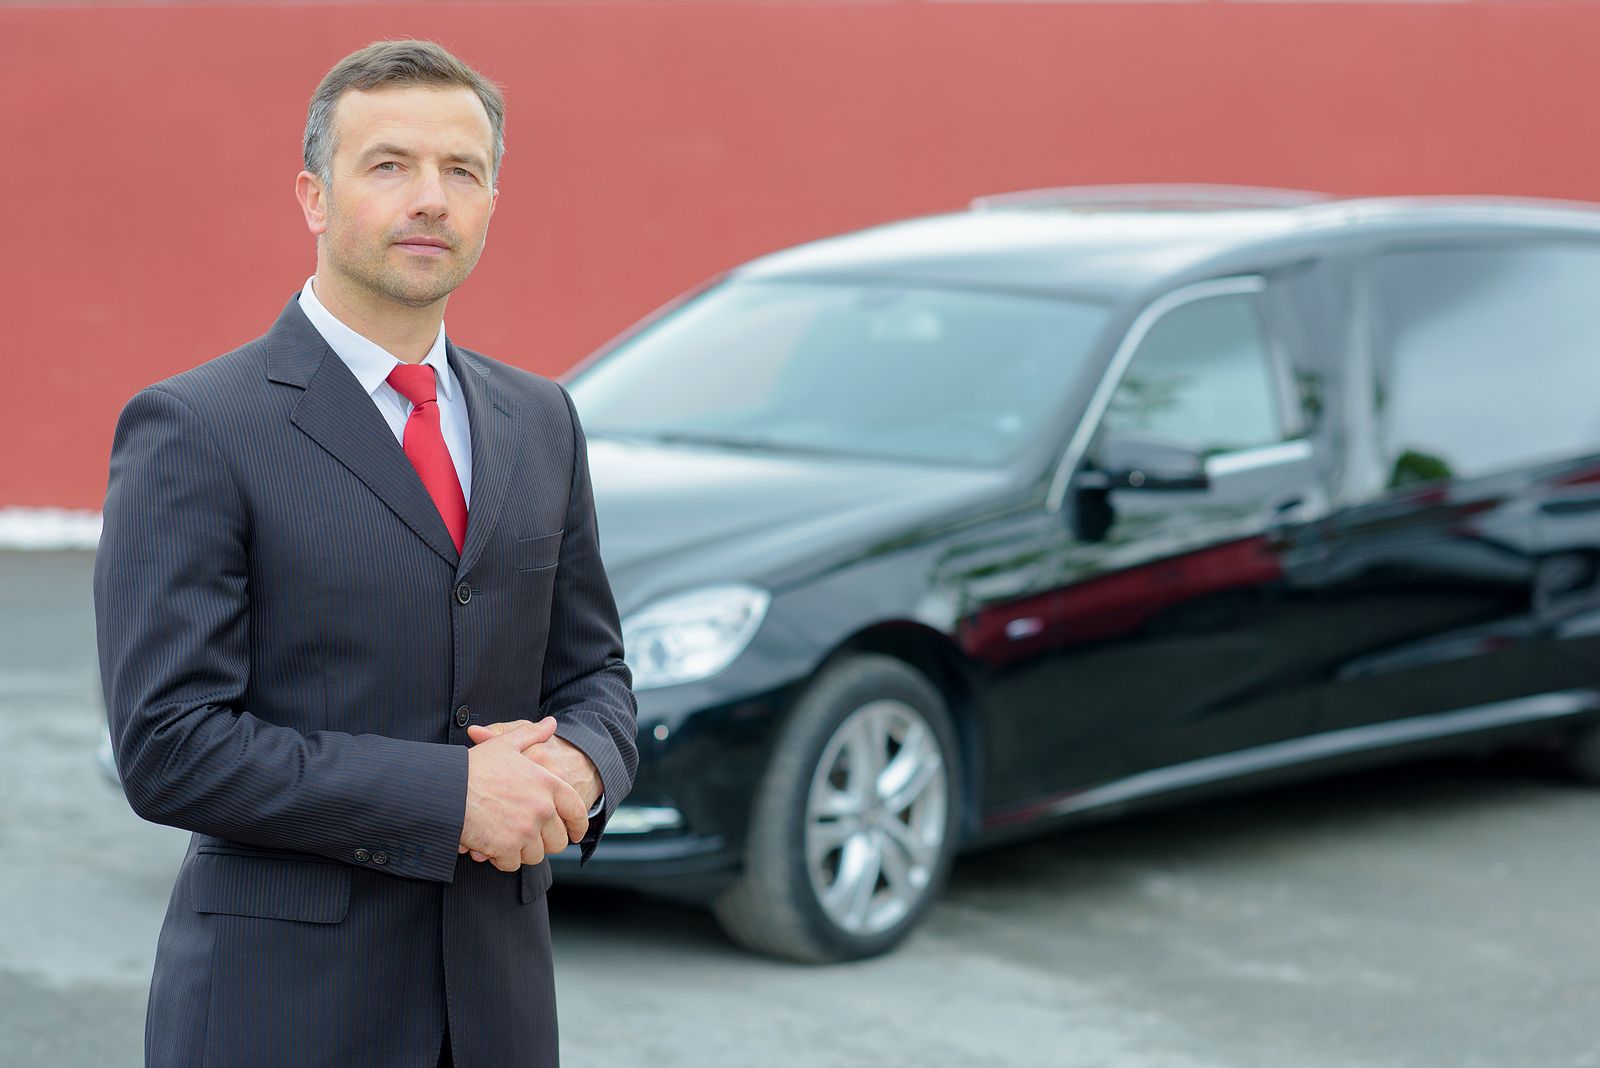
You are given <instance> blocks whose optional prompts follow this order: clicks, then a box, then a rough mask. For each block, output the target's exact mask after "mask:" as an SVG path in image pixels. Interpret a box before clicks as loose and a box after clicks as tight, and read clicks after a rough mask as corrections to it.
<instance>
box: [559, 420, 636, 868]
mask: <svg viewBox="0 0 1600 1068" xmlns="http://www.w3.org/2000/svg"><path fill="white" fill-rule="evenodd" d="M561 395H562V398H563V399H564V400H565V401H566V403H567V412H568V414H569V415H570V416H571V419H572V435H573V459H572V485H571V488H570V490H569V492H568V495H567V518H566V528H565V534H563V536H562V538H561V560H560V566H559V567H558V568H557V569H556V588H555V593H554V596H553V598H552V600H551V605H550V638H549V641H548V642H547V644H546V645H545V654H544V692H543V693H541V694H540V695H539V712H540V715H541V716H554V717H555V718H556V724H557V725H556V734H557V736H558V737H561V738H564V739H566V740H567V741H569V742H571V743H572V744H573V745H575V746H577V747H578V748H579V749H581V750H583V752H584V753H585V754H586V755H587V756H588V757H589V759H590V760H592V761H593V762H594V766H595V769H596V770H597V771H598V772H599V773H600V782H601V789H602V790H603V791H604V793H603V796H602V798H601V801H602V802H603V808H602V810H601V812H600V813H599V814H598V815H597V816H596V817H595V818H594V819H591V820H590V821H589V833H588V834H587V835H585V836H584V839H583V841H582V842H580V843H579V848H580V857H581V861H580V862H581V863H585V864H586V863H588V861H589V857H590V855H591V854H593V853H594V847H595V845H596V843H598V842H599V840H600V835H601V834H602V833H604V831H605V825H606V821H607V820H609V819H610V818H611V814H612V813H613V812H615V811H616V810H617V805H618V804H620V803H621V801H622V799H623V798H624V797H626V796H627V794H628V791H629V790H631V789H632V788H633V778H634V775H635V774H637V772H638V770H639V748H638V744H637V741H636V734H637V730H638V715H639V713H638V706H637V705H636V703H635V701H634V696H633V676H632V673H631V672H630V671H629V670H628V666H627V664H625V663H624V662H623V659H622V626H621V624H620V623H619V622H618V620H617V606H616V601H615V599H614V598H613V597H612V595H611V583H610V582H609V581H608V580H607V578H606V572H605V567H604V565H603V564H602V563H601V561H600V539H599V531H598V529H597V526H596V523H595V514H594V490H593V487H592V486H591V485H590V482H589V452H588V446H587V443H586V442H585V440H584V436H583V427H582V426H581V425H580V424H579V422H578V413H577V411H576V410H575V409H574V408H573V406H572V398H571V397H569V396H567V392H566V390H565V389H562V391H561Z"/></svg>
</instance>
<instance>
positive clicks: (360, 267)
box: [324, 211, 483, 308]
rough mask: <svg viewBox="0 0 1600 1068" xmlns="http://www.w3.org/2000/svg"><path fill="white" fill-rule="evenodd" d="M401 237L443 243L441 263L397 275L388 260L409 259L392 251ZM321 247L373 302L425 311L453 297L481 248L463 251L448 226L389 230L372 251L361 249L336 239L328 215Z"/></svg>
mask: <svg viewBox="0 0 1600 1068" xmlns="http://www.w3.org/2000/svg"><path fill="white" fill-rule="evenodd" d="M405 237H434V238H438V239H440V240H442V241H445V242H447V243H448V244H449V246H450V251H449V252H448V253H446V255H445V256H444V257H441V259H444V260H445V262H443V263H439V264H433V265H426V264H425V263H419V264H417V269H415V270H412V271H406V270H404V269H402V268H401V267H400V266H399V265H397V264H396V263H395V262H394V260H393V259H392V257H393V256H395V255H401V256H405V255H409V254H408V253H404V252H400V253H396V252H395V251H393V250H394V242H396V241H398V240H400V239H402V238H405ZM324 247H325V248H326V250H327V254H328V258H329V260H330V262H331V264H332V266H333V267H334V268H335V269H336V270H337V271H338V272H339V273H340V274H342V275H344V276H345V277H346V278H347V279H349V280H350V281H351V282H352V283H354V284H355V285H357V286H359V287H360V288H362V289H364V290H366V291H367V292H369V293H371V294H373V295H374V296H377V297H380V298H382V299H384V300H388V301H392V302H394V303H396V304H401V305H404V306H405V307H408V308H426V307H428V306H429V305H431V304H436V303H438V302H439V301H441V300H443V299H444V298H445V297H448V296H449V295H450V294H451V293H453V292H455V290H456V289H457V287H459V286H460V285H461V283H462V282H465V281H466V280H467V276H468V275H470V274H471V273H472V269H473V268H474V267H476V266H477V265H478V257H479V255H481V254H482V252H483V246H482V245H479V246H478V247H477V248H474V249H466V250H463V248H462V242H461V236H460V235H459V234H457V233H456V232H455V231H454V230H452V229H451V228H450V227H448V226H435V227H426V228H423V227H407V228H402V229H397V230H392V231H390V232H388V233H386V234H384V235H383V237H382V239H381V240H380V241H379V243H378V244H377V245H376V246H364V245H363V244H362V243H359V242H351V241H350V240H348V239H347V238H344V237H342V236H341V235H340V227H339V222H338V217H337V215H336V214H335V213H334V212H332V211H330V212H329V214H328V231H327V241H326V245H325V246H324ZM419 258H420V257H419Z"/></svg>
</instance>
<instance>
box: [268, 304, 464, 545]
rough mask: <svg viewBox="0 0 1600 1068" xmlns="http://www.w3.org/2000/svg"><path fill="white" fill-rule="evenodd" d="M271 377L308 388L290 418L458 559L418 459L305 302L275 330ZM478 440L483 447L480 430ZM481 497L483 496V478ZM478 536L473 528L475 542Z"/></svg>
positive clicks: (397, 512)
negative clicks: (327, 338)
mask: <svg viewBox="0 0 1600 1068" xmlns="http://www.w3.org/2000/svg"><path fill="white" fill-rule="evenodd" d="M267 377H268V378H270V379H272V380H273V381H274V382H282V383H284V384H285V385H291V386H298V387H299V388H300V389H302V390H304V391H305V392H304V393H302V394H301V396H300V400H299V401H298V402H297V403H296V404H295V406H294V411H293V412H292V413H291V415H290V416H289V418H290V421H291V422H293V423H294V425H295V426H297V427H299V428H300V429H301V430H302V431H303V432H304V433H305V434H306V435H307V436H308V437H310V438H311V440H313V441H315V442H316V443H317V444H318V445H320V446H322V447H323V448H324V449H326V450H327V451H328V452H329V453H330V454H332V456H333V457H334V459H336V460H338V461H339V462H340V463H341V464H343V465H344V466H345V467H347V468H349V469H350V471H351V473H353V474H354V475H355V476H356V477H357V478H359V479H360V480H361V481H362V482H364V483H366V486H367V488H368V489H370V490H371V491H372V492H373V493H375V494H377V495H378V497H379V499H381V500H382V501H383V503H384V504H386V505H388V507H389V509H390V510H391V511H392V512H394V514H395V515H397V516H399V517H400V519H401V521H402V522H404V523H405V524H406V526H408V527H410V528H411V529H412V530H413V531H415V532H416V534H417V537H419V538H421V539H422V540H423V541H424V542H426V543H427V544H428V546H429V548H431V549H433V551H434V552H436V553H438V554H439V555H440V556H442V557H444V559H445V560H446V561H447V562H448V563H450V564H452V565H454V564H456V563H457V555H456V547H455V543H454V542H452V541H451V540H450V531H449V529H448V528H446V527H445V525H444V519H443V518H442V517H441V516H440V515H439V509H438V508H437V507H436V506H435V505H434V503H433V498H431V497H429V496H428V491H427V490H425V489H423V487H422V480H421V479H419V478H418V477H417V472H416V470H415V469H414V468H413V467H412V466H411V461H409V460H407V459H406V454H405V452H404V451H403V450H402V449H401V448H400V444H399V442H397V441H395V439H394V433H393V432H392V431H391V430H390V429H389V425H388V424H387V423H385V422H384V420H383V416H382V415H380V414H379V413H378V408H377V406H376V405H375V404H373V403H372V398H371V397H369V396H368V395H367V393H366V391H365V390H363V389H362V388H361V383H360V382H357V381H356V376H355V375H353V374H351V373H350V368H348V367H346V366H345V364H344V361H343V360H341V359H339V358H338V357H337V356H335V355H333V351H332V350H331V349H329V348H328V345H327V342H326V341H324V340H323V339H322V335H321V334H319V333H317V330H316V328H315V327H313V326H312V325H311V322H310V320H308V319H307V318H306V317H305V313H304V312H302V311H301V310H300V305H299V303H298V300H297V299H291V300H290V301H289V306H288V307H286V308H285V309H284V310H283V314H282V315H280V316H278V321H277V323H275V324H274V325H273V327H272V330H271V331H269V332H268V334H267ZM473 422H474V423H476V420H475V419H474V420H473ZM473 439H474V440H473V451H474V452H476V451H477V440H476V439H477V430H476V427H474V429H473ZM474 473H476V472H474ZM473 497H474V499H476V497H477V491H476V479H474V492H473ZM468 514H469V515H470V514H471V513H470V510H469V513H468ZM471 537H472V532H471V530H470V529H469V530H468V532H467V538H468V543H469V545H470V541H471Z"/></svg>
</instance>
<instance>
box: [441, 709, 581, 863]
mask: <svg viewBox="0 0 1600 1068" xmlns="http://www.w3.org/2000/svg"><path fill="white" fill-rule="evenodd" d="M532 725H533V724H532V722H531V721H530V720H525V719H519V720H513V721H512V722H510V723H489V724H486V725H482V726H480V725H479V724H476V723H474V724H473V725H472V726H470V727H468V728H467V737H468V738H470V739H472V743H473V744H474V745H477V744H478V743H480V742H486V741H488V740H489V739H490V738H494V737H496V736H498V735H502V734H506V733H509V732H510V731H514V730H516V729H517V728H518V727H521V726H530V727H531V726H532ZM522 755H523V756H525V757H527V758H528V759H529V760H532V761H533V762H534V763H536V764H538V765H540V766H541V767H544V768H546V769H547V770H549V771H552V772H554V773H555V774H557V775H559V776H561V778H563V779H565V780H566V781H567V782H568V784H570V785H571V786H572V788H573V789H574V790H576V791H577V792H578V796H579V797H580V798H582V799H583V803H584V805H585V806H586V807H587V808H593V807H594V803H595V801H596V800H598V799H599V797H600V792H601V790H602V789H604V787H603V785H602V783H601V782H600V771H599V769H597V768H596V767H595V766H594V761H592V760H590V759H589V756H588V754H587V753H585V752H584V751H583V750H582V749H579V748H578V747H577V746H575V745H573V744H572V743H571V742H569V741H567V740H566V739H565V738H561V737H551V738H550V740H549V741H545V742H539V743H537V744H535V745H530V746H528V748H526V749H524V750H523V751H522ZM462 852H466V850H465V849H463V850H462ZM473 859H474V860H476V859H478V858H477V857H476V856H474V858H473Z"/></svg>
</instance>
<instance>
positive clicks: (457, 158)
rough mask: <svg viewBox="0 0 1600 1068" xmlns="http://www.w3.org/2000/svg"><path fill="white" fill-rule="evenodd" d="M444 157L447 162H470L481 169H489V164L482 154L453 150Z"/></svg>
mask: <svg viewBox="0 0 1600 1068" xmlns="http://www.w3.org/2000/svg"><path fill="white" fill-rule="evenodd" d="M444 159H445V162H446V163H469V164H471V165H472V166H474V167H476V168H478V170H480V171H486V170H488V169H489V164H488V163H486V162H484V159H483V157H482V156H475V155H473V154H472V153H470V152H452V153H450V155H448V156H446V157H445V158H444Z"/></svg>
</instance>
